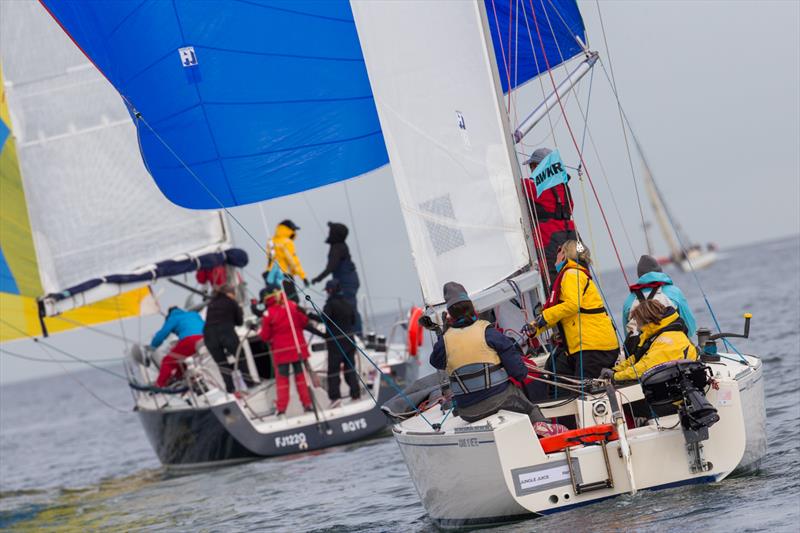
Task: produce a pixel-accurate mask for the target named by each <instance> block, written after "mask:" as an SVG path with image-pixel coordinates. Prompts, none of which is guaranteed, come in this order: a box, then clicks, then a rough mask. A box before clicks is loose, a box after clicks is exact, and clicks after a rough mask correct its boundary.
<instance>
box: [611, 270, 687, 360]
mask: <svg viewBox="0 0 800 533" xmlns="http://www.w3.org/2000/svg"><path fill="white" fill-rule="evenodd" d="M636 274H637V275H638V276H639V279H638V280H637V281H636V283H635V284H633V285H631V286H630V291H631V293H630V294H629V295H628V298H627V299H626V300H625V304H624V305H623V306H622V323H623V324H625V336H626V338H625V349H626V351H627V353H628V355H633V354H634V353H635V351H636V347H637V346H638V345H639V334H640V331H639V327H638V325H637V324H636V321H635V320H633V318H632V317H631V313H632V312H633V310H634V309H636V307H637V306H638V305H639V303H640V302H643V301H646V300H655V301H658V302H661V304H662V305H664V306H665V307H673V308H675V310H677V312H678V315H680V317H681V319H682V320H683V323H684V324H686V330H687V334H688V336H689V337H693V336H694V334H695V331H696V329H697V326H696V323H695V319H694V314H692V310H691V308H690V307H689V304H688V302H687V301H686V297H685V296H684V295H683V291H681V290H680V289H679V288H678V287H677V286H676V285H675V284H674V283H673V281H672V278H670V277H669V276H668V275H667V274H664V273H663V272H662V271H661V265H659V264H658V261H656V259H655V258H654V257H652V256H649V255H643V256H642V257H641V258H639V264H638V265H637V266H636Z"/></svg>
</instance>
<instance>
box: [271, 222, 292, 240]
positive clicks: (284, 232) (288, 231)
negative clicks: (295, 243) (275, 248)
mask: <svg viewBox="0 0 800 533" xmlns="http://www.w3.org/2000/svg"><path fill="white" fill-rule="evenodd" d="M294 233H295V232H294V230H293V229H292V228H290V227H289V226H284V225H283V224H278V226H277V227H276V228H275V238H276V239H291V238H293V237H294Z"/></svg>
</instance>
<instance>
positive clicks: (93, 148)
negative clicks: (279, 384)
mask: <svg viewBox="0 0 800 533" xmlns="http://www.w3.org/2000/svg"><path fill="white" fill-rule="evenodd" d="M0 54H1V57H2V65H3V74H4V75H5V91H4V100H3V102H4V107H5V104H7V109H4V111H3V123H4V124H5V127H4V128H3V131H5V130H6V129H7V130H8V135H7V137H6V139H5V141H6V142H5V143H4V144H3V153H2V158H3V159H2V162H3V165H2V180H3V181H2V185H3V192H2V200H3V209H2V218H3V224H2V235H1V237H2V241H1V242H0V244H2V250H3V256H4V268H3V270H2V271H3V274H9V275H4V276H3V293H4V295H3V298H4V306H5V305H6V304H8V302H12V301H13V299H9V296H8V295H12V296H13V295H15V294H16V296H20V297H25V298H28V300H26V302H25V304H24V305H25V306H26V307H25V309H26V313H28V312H29V311H30V310H31V306H35V304H36V302H35V301H34V300H33V298H36V297H42V296H44V295H45V294H52V295H55V296H56V299H63V298H64V296H66V295H65V294H64V292H65V291H66V290H67V289H70V288H71V287H74V286H81V285H82V284H85V283H86V282H87V281H88V280H96V281H95V282H93V283H90V285H91V286H92V287H91V290H90V291H87V293H86V294H83V295H82V296H81V298H80V300H79V301H78V300H77V299H74V298H72V299H67V300H64V301H62V302H61V303H60V305H59V307H58V309H56V310H55V311H58V310H62V311H63V310H66V309H69V308H70V307H75V306H77V305H87V304H91V303H93V302H96V301H100V300H104V299H105V298H108V297H110V296H117V295H119V294H121V293H124V292H126V291H128V290H130V289H134V288H141V287H144V286H146V285H147V283H146V282H141V281H139V282H136V283H129V284H127V283H122V282H121V283H110V282H109V283H104V282H106V281H108V279H107V277H109V276H112V275H130V274H136V273H137V272H141V271H148V270H152V269H153V268H154V265H155V264H156V263H159V262H163V261H164V260H169V259H187V258H189V257H196V256H198V255H200V254H203V253H211V252H219V251H221V250H224V249H226V248H228V247H230V242H229V236H228V233H227V231H226V227H225V222H224V219H223V218H222V215H221V214H220V213H219V212H213V211H211V212H197V211H188V210H185V209H181V208H177V207H176V206H174V205H173V204H171V203H170V202H168V201H166V200H165V199H164V198H163V196H162V195H161V194H160V193H159V191H158V189H157V188H156V187H155V185H154V184H153V182H152V180H151V179H150V177H149V176H148V174H147V171H146V170H145V168H144V166H143V165H142V161H141V159H140V157H139V155H138V153H137V144H136V132H135V129H134V128H133V126H132V124H131V121H130V117H129V115H128V112H127V109H126V108H125V106H124V105H123V104H122V102H121V101H120V99H119V96H118V95H117V94H116V92H115V91H114V90H113V88H112V87H111V86H110V85H109V84H108V82H107V81H106V80H105V79H104V78H103V77H102V75H101V74H100V73H99V72H97V71H96V70H95V69H94V67H93V66H92V65H91V64H90V63H89V62H88V60H87V59H86V58H85V57H84V56H83V54H81V53H80V51H79V50H77V49H76V48H75V47H74V45H73V44H72V43H71V42H70V41H69V38H68V37H67V36H66V35H64V33H63V32H62V31H61V30H60V29H59V27H58V25H57V24H56V23H55V22H54V21H53V20H52V18H51V17H49V16H48V15H47V13H46V12H45V11H44V10H43V9H42V8H41V6H40V5H39V4H37V3H34V2H2V3H0ZM12 124H13V127H11V125H12ZM17 159H18V161H17ZM17 163H18V164H17ZM5 265H7V268H6V267H5ZM9 280H12V281H13V282H14V283H13V284H10V283H9ZM14 288H16V290H17V292H16V293H15V292H14ZM6 289H8V290H6ZM147 294H148V292H147V290H146V289H144V290H139V291H135V292H134V293H133V294H132V295H128V296H125V297H123V298H122V299H120V298H115V299H113V300H111V301H110V302H106V303H108V304H109V305H110V307H108V309H107V311H108V313H105V314H102V313H101V314H102V316H99V315H98V316H95V317H92V316H90V315H86V313H87V312H89V311H88V309H87V310H83V311H81V313H83V314H82V315H81V318H82V320H81V322H83V323H92V322H100V321H103V320H112V319H118V318H124V317H126V316H131V315H136V314H139V313H140V312H141V306H140V303H141V301H142V299H143V297H144V296H145V295H147ZM69 296H74V295H72V294H70V295H69ZM69 300H74V301H69ZM123 303H124V305H122V306H121V305H120V304H123ZM17 304H19V302H17ZM8 305H10V304H8ZM15 305H16V304H15ZM19 305H22V304H19ZM102 306H103V304H100V306H99V307H98V309H103V307H102ZM19 316H22V315H19V314H18V313H15V312H10V311H9V312H5V310H4V313H3V318H4V320H6V319H10V317H19ZM25 316H26V317H30V316H33V317H35V318H36V321H37V322H38V312H37V313H36V314H33V315H31V314H30V313H28V314H25ZM25 320H26V323H28V322H30V320H28V319H25ZM56 320H58V319H56ZM56 320H51V321H48V322H47V324H48V326H50V325H51V324H53V323H54V322H56ZM76 321H78V320H76ZM11 329H13V328H11ZM21 329H24V328H21ZM48 329H49V328H48ZM58 329H60V328H58V327H54V328H53V331H56V330H58ZM25 330H26V331H28V332H30V333H31V334H36V333H41V331H40V329H39V328H38V327H36V328H32V329H25ZM14 331H16V330H14ZM9 335H11V333H8V332H7V331H6V330H5V328H4V332H3V338H4V339H5V338H7V337H8V336H9Z"/></svg>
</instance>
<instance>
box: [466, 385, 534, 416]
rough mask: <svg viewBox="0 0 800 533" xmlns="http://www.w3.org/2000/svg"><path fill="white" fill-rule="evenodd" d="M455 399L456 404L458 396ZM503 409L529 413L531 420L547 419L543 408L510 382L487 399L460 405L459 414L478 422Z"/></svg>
mask: <svg viewBox="0 0 800 533" xmlns="http://www.w3.org/2000/svg"><path fill="white" fill-rule="evenodd" d="M455 400H456V404H458V396H456V397H455ZM501 409H505V410H506V411H513V412H515V413H524V414H526V415H528V417H529V418H530V419H531V422H546V421H547V419H546V418H545V417H544V416H543V415H542V412H541V410H539V408H538V407H537V406H535V405H533V404H532V403H531V402H530V401H529V400H528V398H526V397H525V393H524V392H522V390H521V389H518V388H517V387H515V386H514V385H512V384H510V383H509V384H508V386H507V387H506V388H505V390H504V391H502V392H500V393H498V394H494V395H492V396H489V397H488V398H486V399H485V400H481V401H479V402H478V403H474V404H472V405H470V406H468V407H458V416H460V417H461V418H463V419H464V420H466V421H467V422H476V421H478V420H481V419H482V418H486V417H487V416H491V415H493V414H495V413H496V412H497V411H499V410H501Z"/></svg>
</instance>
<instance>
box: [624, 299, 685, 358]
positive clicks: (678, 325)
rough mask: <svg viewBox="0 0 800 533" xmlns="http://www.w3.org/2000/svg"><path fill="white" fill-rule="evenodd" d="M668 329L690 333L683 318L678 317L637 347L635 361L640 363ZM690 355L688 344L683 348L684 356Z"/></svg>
mask: <svg viewBox="0 0 800 533" xmlns="http://www.w3.org/2000/svg"><path fill="white" fill-rule="evenodd" d="M670 309H671V308H670ZM673 312H674V310H673ZM667 331H682V332H683V333H684V335H685V334H687V333H688V331H689V330H688V329H686V324H685V323H684V322H683V319H682V318H680V317H678V318H676V319H675V321H674V322H670V323H669V324H667V325H666V326H664V327H663V328H661V329H659V330H657V331H656V332H655V333H653V335H652V336H651V337H650V338H648V339H647V340H646V341H644V343H643V344H642V345H641V346H639V347H638V348H637V349H636V353H635V354H634V356H635V357H636V359H635V361H636V362H637V363H638V362H639V360H640V359H641V358H642V357H644V354H646V353H647V352H648V350H650V347H651V346H652V345H653V343H654V342H655V341H656V339H657V338H658V337H659V335H661V334H662V333H666V332H667ZM688 356H689V347H688V346H687V347H686V349H685V350H683V358H684V359H686V358H687V357H688Z"/></svg>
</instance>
